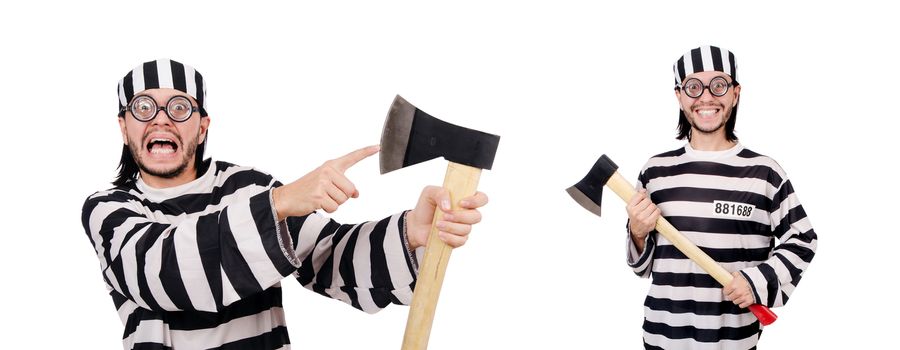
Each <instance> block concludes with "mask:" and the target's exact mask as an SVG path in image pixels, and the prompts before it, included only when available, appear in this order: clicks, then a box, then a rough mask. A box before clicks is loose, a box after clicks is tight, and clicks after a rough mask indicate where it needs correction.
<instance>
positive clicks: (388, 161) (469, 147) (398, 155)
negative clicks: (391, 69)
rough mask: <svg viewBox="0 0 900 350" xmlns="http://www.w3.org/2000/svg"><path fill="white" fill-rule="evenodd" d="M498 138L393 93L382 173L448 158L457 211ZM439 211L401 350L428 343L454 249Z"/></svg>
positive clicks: (448, 176) (383, 143)
mask: <svg viewBox="0 0 900 350" xmlns="http://www.w3.org/2000/svg"><path fill="white" fill-rule="evenodd" d="M499 142H500V136H497V135H491V134H487V133H483V132H481V131H477V130H472V129H467V128H464V127H461V126H457V125H453V124H450V123H447V122H444V121H442V120H440V119H437V118H435V117H432V116H430V115H428V114H427V113H425V112H423V111H422V110H420V109H418V108H416V106H413V105H412V104H410V103H409V102H406V100H404V99H403V98H402V97H400V96H399V95H397V97H395V98H394V102H393V103H392V104H391V109H390V111H388V115H387V119H385V121H384V130H383V131H382V133H381V153H380V155H379V161H380V163H381V173H382V174H385V173H387V172H390V171H393V170H397V169H400V168H404V167H407V166H410V165H415V164H418V163H421V162H424V161H427V160H430V159H434V158H437V157H444V158H445V159H447V160H448V161H449V164H448V165H447V174H446V175H445V176H444V188H445V189H447V191H449V192H450V203H451V208H452V209H453V210H458V209H459V205H458V204H457V202H458V201H459V199H460V198H465V197H468V196H471V195H474V194H475V190H476V188H477V187H478V179H479V177H480V176H481V169H490V168H491V165H492V164H493V163H494V155H495V154H496V153H497V145H498V144H499ZM443 216H444V214H443V211H441V210H435V212H434V220H433V221H432V222H431V232H430V233H429V235H428V243H427V244H426V245H425V257H424V258H423V259H422V260H423V261H421V262H420V263H419V278H418V282H416V289H415V292H413V299H412V303H411V304H410V308H409V317H408V318H407V320H406V332H405V333H404V335H403V349H405V350H412V349H425V348H427V347H428V336H429V335H430V334H431V323H432V321H434V310H435V308H436V307H437V300H438V295H439V294H440V292H441V284H442V283H443V282H444V272H445V271H446V269H447V263H448V261H449V260H450V252H451V251H452V248H450V246H448V245H447V244H446V243H444V242H443V241H441V240H440V239H439V238H438V237H437V233H438V229H437V228H436V227H435V223H437V222H438V221H439V220H441V218H442V217H443Z"/></svg>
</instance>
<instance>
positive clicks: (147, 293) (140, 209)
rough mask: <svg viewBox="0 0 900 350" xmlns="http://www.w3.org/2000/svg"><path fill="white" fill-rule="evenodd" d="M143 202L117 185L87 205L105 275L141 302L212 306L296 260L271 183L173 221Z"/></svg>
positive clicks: (269, 281)
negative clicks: (279, 218) (274, 203)
mask: <svg viewBox="0 0 900 350" xmlns="http://www.w3.org/2000/svg"><path fill="white" fill-rule="evenodd" d="M144 204H146V203H142V202H141V200H140V199H139V198H137V197H135V196H134V195H132V194H131V193H129V192H127V191H123V190H120V189H117V190H111V191H106V192H98V193H96V194H94V195H92V196H91V197H88V199H87V200H86V201H85V204H84V207H83V209H82V224H83V226H84V229H85V232H86V233H87V235H88V237H89V238H90V240H91V242H92V244H93V245H94V249H95V251H96V253H97V257H98V258H99V260H100V265H101V269H102V273H103V277H104V279H105V280H106V282H107V283H108V284H109V286H111V287H112V288H113V289H114V290H115V291H116V292H118V293H119V294H121V295H122V296H124V297H125V298H127V299H128V300H131V301H133V302H135V303H136V304H137V305H138V306H140V307H142V308H146V309H150V310H165V311H181V310H198V311H209V312H215V311H218V310H221V309H222V308H223V307H224V306H227V305H230V304H231V303H233V302H235V301H237V300H239V299H241V298H244V297H246V296H249V295H253V294H255V293H258V292H261V291H263V290H264V289H266V288H268V287H270V286H272V285H274V284H276V283H278V282H279V281H280V280H281V279H282V278H283V277H285V276H287V275H290V274H291V273H292V272H293V271H294V270H295V268H296V266H298V261H297V260H296V258H295V256H294V253H293V249H292V244H291V243H290V236H289V235H288V233H287V232H285V231H282V230H280V229H279V227H278V225H277V224H276V216H275V212H274V209H273V206H272V201H271V196H270V191H269V190H268V187H266V186H259V189H255V190H253V192H250V193H246V194H245V195H241V196H240V198H235V199H234V200H233V202H231V203H230V204H228V205H227V206H224V207H221V208H219V209H218V210H211V211H209V212H205V211H204V212H198V213H183V214H181V215H182V216H183V218H179V219H180V220H177V221H174V222H177V223H175V224H170V223H166V222H162V221H160V220H157V219H156V216H155V214H157V212H151V211H148V208H147V207H145V206H144Z"/></svg>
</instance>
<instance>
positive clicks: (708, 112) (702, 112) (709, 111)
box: [694, 107, 721, 118]
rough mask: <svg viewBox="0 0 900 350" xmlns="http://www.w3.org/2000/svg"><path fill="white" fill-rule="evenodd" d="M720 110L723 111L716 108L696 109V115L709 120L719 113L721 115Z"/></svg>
mask: <svg viewBox="0 0 900 350" xmlns="http://www.w3.org/2000/svg"><path fill="white" fill-rule="evenodd" d="M720 110H721V109H719V108H716V107H701V108H694V113H696V114H697V115H698V116H700V117H704V118H709V117H713V116H715V115H716V114H717V113H719V111H720Z"/></svg>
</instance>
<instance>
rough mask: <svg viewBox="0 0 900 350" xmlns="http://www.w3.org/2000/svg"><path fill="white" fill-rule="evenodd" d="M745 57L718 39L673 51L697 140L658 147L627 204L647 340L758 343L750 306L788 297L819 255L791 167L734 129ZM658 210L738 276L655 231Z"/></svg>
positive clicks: (693, 345) (684, 129) (683, 116)
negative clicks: (739, 61)
mask: <svg viewBox="0 0 900 350" xmlns="http://www.w3.org/2000/svg"><path fill="white" fill-rule="evenodd" d="M736 68H737V65H736V64H735V60H734V55H733V54H732V53H731V52H729V51H728V50H724V49H720V48H718V47H714V46H703V47H699V48H696V49H693V50H691V51H689V52H687V53H686V54H685V55H684V56H683V57H681V58H680V59H679V60H678V61H677V62H676V63H675V68H674V69H675V84H676V85H675V96H676V97H677V99H678V102H679V104H680V106H681V113H680V116H679V125H678V127H679V134H678V139H687V140H688V142H687V144H686V145H685V146H684V147H682V148H679V149H676V150H674V151H670V152H665V153H662V154H659V155H656V156H654V157H652V158H650V160H649V161H648V162H647V164H646V165H645V166H644V168H643V170H642V171H641V173H640V176H639V177H638V183H637V187H638V195H636V196H634V198H633V199H632V200H631V202H630V203H629V204H628V206H627V211H628V217H629V221H628V227H627V229H628V233H629V235H628V237H629V238H628V241H627V242H628V243H627V245H628V248H627V250H628V253H627V255H628V259H627V260H628V264H629V266H631V267H632V268H633V269H634V272H635V273H636V274H637V275H638V276H641V277H651V278H652V284H651V286H650V292H649V293H648V295H647V298H646V300H645V302H644V346H645V348H647V349H754V348H756V344H757V341H758V340H759V336H760V334H761V332H762V327H761V325H760V324H759V322H758V321H757V319H756V318H755V317H754V316H753V314H751V313H750V312H749V311H748V310H747V309H746V307H748V306H749V305H751V304H754V303H759V304H763V305H766V306H768V307H778V306H782V305H784V304H785V303H786V302H787V300H788V298H789V297H790V295H791V292H793V291H794V288H796V286H797V283H799V282H800V277H801V276H802V275H803V272H804V271H805V270H806V268H807V266H809V263H810V261H811V260H812V258H813V256H814V255H815V251H816V240H817V238H816V233H815V231H813V228H812V226H811V225H810V222H809V219H808V218H807V217H806V212H804V210H803V207H802V206H801V205H800V201H799V199H798V198H797V195H796V194H795V193H794V188H793V186H792V185H791V181H790V180H788V178H787V175H786V174H785V172H784V170H783V169H782V168H781V167H780V166H779V165H778V163H776V162H775V161H774V160H772V159H771V158H769V157H767V156H763V155H760V154H758V153H755V152H753V151H751V150H749V149H747V148H745V147H744V146H743V145H742V144H740V143H739V142H738V141H737V140H738V138H737V136H735V134H734V125H735V118H736V114H737V106H738V101H739V97H740V92H741V87H740V85H738V82H737V72H736ZM654 203H655V204H654ZM660 215H662V216H664V217H665V218H666V219H667V220H669V221H670V222H671V223H672V224H673V225H674V226H675V227H677V228H678V229H679V230H680V231H681V232H682V233H683V234H684V235H685V236H686V237H687V238H688V239H690V240H691V241H692V242H693V243H695V244H696V245H697V246H699V247H700V248H701V249H702V250H703V251H704V252H706V253H707V254H709V255H710V256H711V257H712V258H713V259H714V260H716V261H717V262H719V263H720V264H722V265H723V266H724V267H725V269H727V270H729V271H732V272H733V275H734V277H735V278H734V280H733V282H732V283H731V285H729V286H725V287H724V288H721V286H719V285H718V283H717V282H716V281H715V280H714V279H713V278H712V277H711V276H709V275H707V274H706V273H705V272H704V271H703V270H702V269H700V268H699V267H698V266H697V265H696V264H694V263H693V262H691V261H690V260H689V259H688V258H687V257H686V256H685V255H684V254H682V253H681V252H680V251H678V250H677V249H676V248H675V247H674V246H673V245H672V243H671V242H669V241H668V240H666V239H665V238H664V237H662V236H660V235H657V232H656V231H655V230H654V227H655V225H656V220H657V218H659V216H660Z"/></svg>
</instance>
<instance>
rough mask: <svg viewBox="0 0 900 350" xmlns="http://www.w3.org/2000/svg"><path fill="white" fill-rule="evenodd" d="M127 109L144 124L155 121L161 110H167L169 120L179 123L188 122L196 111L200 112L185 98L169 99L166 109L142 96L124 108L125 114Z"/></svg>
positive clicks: (175, 97) (151, 99)
mask: <svg viewBox="0 0 900 350" xmlns="http://www.w3.org/2000/svg"><path fill="white" fill-rule="evenodd" d="M126 109H127V110H128V111H130V112H131V115H132V116H134V119H137V120H139V121H142V122H148V121H151V120H153V118H156V114H158V113H159V111H160V110H165V111H166V115H167V116H169V119H172V120H173V121H175V122H179V123H180V122H184V121H187V120H188V119H190V118H191V115H192V114H194V112H195V111H198V108H197V106H193V105H191V101H190V100H188V99H187V97H184V96H174V97H172V98H170V99H169V102H166V106H165V107H159V106H157V105H156V100H154V99H153V98H152V97H150V96H146V95H142V96H138V97H135V98H134V99H133V100H131V103H129V104H128V105H127V106H125V107H124V108H122V111H123V112H124V111H125V110H126Z"/></svg>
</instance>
